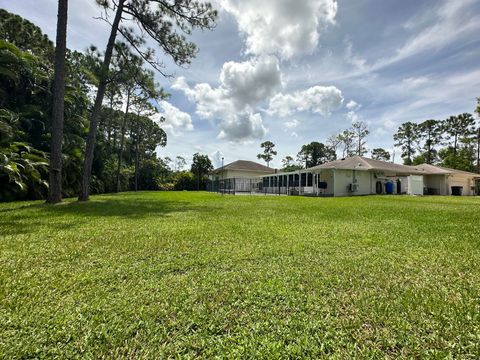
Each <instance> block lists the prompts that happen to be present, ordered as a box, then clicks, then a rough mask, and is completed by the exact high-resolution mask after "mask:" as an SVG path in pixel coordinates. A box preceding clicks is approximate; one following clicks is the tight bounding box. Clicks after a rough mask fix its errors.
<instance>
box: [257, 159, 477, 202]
mask: <svg viewBox="0 0 480 360" xmlns="http://www.w3.org/2000/svg"><path fill="white" fill-rule="evenodd" d="M479 179H480V174H474V173H469V172H465V171H460V170H454V169H447V168H442V167H439V166H433V165H428V164H422V165H419V166H405V165H400V164H394V163H390V162H385V161H379V160H373V159H369V158H366V157H361V156H353V157H350V158H346V159H341V160H335V161H332V162H329V163H326V164H322V165H318V166H314V167H311V168H308V169H302V170H299V171H296V172H287V173H281V172H279V173H274V174H269V175H265V176H263V177H262V184H261V188H262V191H263V192H265V193H278V194H289V195H310V196H354V195H370V194H410V195H424V194H431V195H452V194H455V195H460V194H461V195H474V194H475V183H476V181H478V180H479Z"/></svg>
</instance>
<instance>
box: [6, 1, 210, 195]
mask: <svg viewBox="0 0 480 360" xmlns="http://www.w3.org/2000/svg"><path fill="white" fill-rule="evenodd" d="M0 36H1V37H0V95H1V96H0V189H1V190H0V201H9V200H15V199H40V198H44V197H45V196H46V193H47V190H48V163H49V151H50V141H51V131H52V123H51V119H52V101H53V99H52V93H53V76H54V71H53V54H54V46H53V44H52V42H51V41H50V40H49V39H48V38H47V36H46V35H44V34H43V33H42V31H41V30H40V29H39V28H38V27H37V26H35V25H34V24H32V23H31V22H29V21H27V20H25V19H23V18H21V17H20V16H18V15H13V14H10V13H8V12H6V11H5V10H0ZM102 56H103V54H101V53H99V52H98V50H97V49H96V48H94V47H92V48H91V49H88V51H86V52H85V53H80V52H74V51H68V52H67V59H66V60H67V66H66V71H67V74H66V92H65V120H64V136H63V151H62V157H63V159H62V160H63V171H62V174H63V184H62V190H63V196H64V197H72V196H75V195H77V194H78V192H79V189H80V185H81V172H82V164H83V161H84V149H85V140H86V136H87V133H88V129H89V123H88V117H89V115H90V112H91V110H92V106H93V104H92V102H93V99H92V96H91V95H90V94H91V93H92V89H95V87H96V86H97V83H98V76H99V73H100V71H101V69H100V64H101V61H102ZM143 63H144V61H143V59H142V58H140V57H139V56H138V55H134V54H133V53H132V52H131V51H130V50H129V47H128V46H127V45H126V44H122V43H117V44H116V45H115V52H114V55H113V60H112V67H111V70H110V72H109V76H110V78H109V86H108V88H107V92H106V101H105V102H104V104H103V106H102V108H101V116H100V123H99V131H98V133H97V136H96V146H95V152H94V160H93V166H92V183H91V186H90V189H91V191H92V192H93V193H97V194H98V193H104V192H113V191H124V190H136V189H138V190H157V189H162V188H165V189H170V188H171V189H182V190H183V189H188V190H193V189H197V188H204V187H205V176H206V174H207V173H208V171H209V170H210V168H211V163H210V162H209V161H210V160H208V162H209V164H210V165H209V166H208V164H207V167H206V168H204V167H203V168H201V174H200V178H199V179H197V176H196V175H194V174H190V173H188V174H189V175H185V174H183V173H180V174H174V173H175V172H174V171H172V170H171V168H170V167H169V164H168V162H165V161H164V160H163V159H158V158H157V153H156V149H157V148H158V147H159V146H165V145H166V142H167V136H166V133H165V132H164V131H163V130H162V128H161V122H160V123H157V122H154V121H153V120H152V119H151V115H153V114H154V113H155V112H156V108H155V107H154V106H153V105H152V101H153V100H155V99H160V98H163V97H165V96H166V94H165V93H164V92H163V91H162V89H161V88H159V86H158V84H156V83H155V81H154V79H153V73H152V72H151V71H147V70H145V69H144V68H143ZM127 102H128V107H127ZM161 120H163V118H162V119H161ZM197 156H200V155H199V154H197ZM202 156H204V157H205V155H202ZM207 159H208V158H207ZM203 160H205V159H203ZM190 178H191V179H190ZM162 184H171V186H170V185H166V186H163V185H162Z"/></svg>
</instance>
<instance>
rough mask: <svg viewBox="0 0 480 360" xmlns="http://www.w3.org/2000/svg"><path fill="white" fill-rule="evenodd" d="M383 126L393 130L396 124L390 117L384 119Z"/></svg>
mask: <svg viewBox="0 0 480 360" xmlns="http://www.w3.org/2000/svg"><path fill="white" fill-rule="evenodd" d="M383 126H384V127H385V129H388V130H393V129H395V127H396V126H397V124H395V122H393V121H392V120H390V119H386V120H385V121H384V122H383Z"/></svg>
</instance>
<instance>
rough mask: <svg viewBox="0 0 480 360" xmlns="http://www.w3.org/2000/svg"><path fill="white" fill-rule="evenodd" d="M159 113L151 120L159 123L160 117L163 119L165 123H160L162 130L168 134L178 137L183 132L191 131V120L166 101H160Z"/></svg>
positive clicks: (187, 115)
mask: <svg viewBox="0 0 480 360" xmlns="http://www.w3.org/2000/svg"><path fill="white" fill-rule="evenodd" d="M159 105H160V107H161V111H160V112H159V113H158V114H155V115H154V116H153V117H152V119H153V120H154V121H159V118H160V117H164V118H165V121H164V122H163V123H162V128H163V129H164V130H165V131H167V132H168V133H170V134H172V135H174V136H178V135H181V134H182V133H183V132H184V131H192V130H193V123H192V118H191V117H190V115H189V114H187V113H186V112H183V111H181V110H180V109H178V108H177V107H175V106H173V105H172V104H170V103H169V102H167V101H160V103H159Z"/></svg>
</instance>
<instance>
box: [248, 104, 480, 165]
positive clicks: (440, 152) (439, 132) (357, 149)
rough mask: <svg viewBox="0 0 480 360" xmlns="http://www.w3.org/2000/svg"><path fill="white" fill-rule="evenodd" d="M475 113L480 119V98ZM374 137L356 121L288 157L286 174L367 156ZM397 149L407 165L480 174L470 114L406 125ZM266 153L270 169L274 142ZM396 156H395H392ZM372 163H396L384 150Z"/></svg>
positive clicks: (479, 145)
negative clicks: (368, 140)
mask: <svg viewBox="0 0 480 360" xmlns="http://www.w3.org/2000/svg"><path fill="white" fill-rule="evenodd" d="M475 112H476V113H477V115H478V116H479V117H480V98H478V99H477V107H476V109H475ZM369 134H370V131H369V129H368V125H367V123H366V122H364V121H355V122H353V123H352V126H351V127H350V128H348V129H346V130H344V131H342V132H340V133H339V134H335V135H332V136H330V137H328V138H327V140H326V143H322V142H318V141H313V142H311V143H309V144H305V145H302V146H301V148H300V150H299V152H298V153H297V155H296V158H294V157H293V156H292V155H287V156H286V157H285V158H283V159H282V169H281V170H282V171H294V170H299V169H303V168H309V167H312V166H316V165H321V164H324V163H326V162H329V161H333V160H336V159H337V156H341V158H345V157H350V156H356V155H358V156H365V155H366V154H367V153H368V152H369V151H368V148H367V141H366V139H367V136H368V135H369ZM393 140H394V146H395V147H398V148H400V149H401V157H402V160H403V163H404V165H419V164H424V163H426V164H432V165H440V166H444V167H447V168H453V169H458V170H464V171H470V172H477V173H479V174H480V123H477V122H476V120H475V118H474V116H473V115H472V114H470V113H462V114H459V115H456V116H450V117H448V118H447V119H445V120H434V119H430V120H425V121H423V122H420V123H416V122H411V121H409V122H405V123H403V124H401V125H400V126H399V128H398V129H397V131H396V133H395V134H394V135H393ZM260 147H261V148H262V150H263V151H262V152H261V153H259V154H258V155H257V158H258V159H262V160H264V161H265V162H266V163H267V166H269V164H270V162H271V161H272V160H273V158H274V156H276V155H277V151H276V150H275V144H274V143H273V142H272V141H265V142H263V143H262V144H261V145H260ZM392 155H393V156H392ZM369 156H370V157H371V158H372V159H375V160H382V161H394V160H395V159H394V153H393V154H391V153H390V152H389V151H387V150H386V149H384V148H373V149H371V151H370V155H369Z"/></svg>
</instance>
